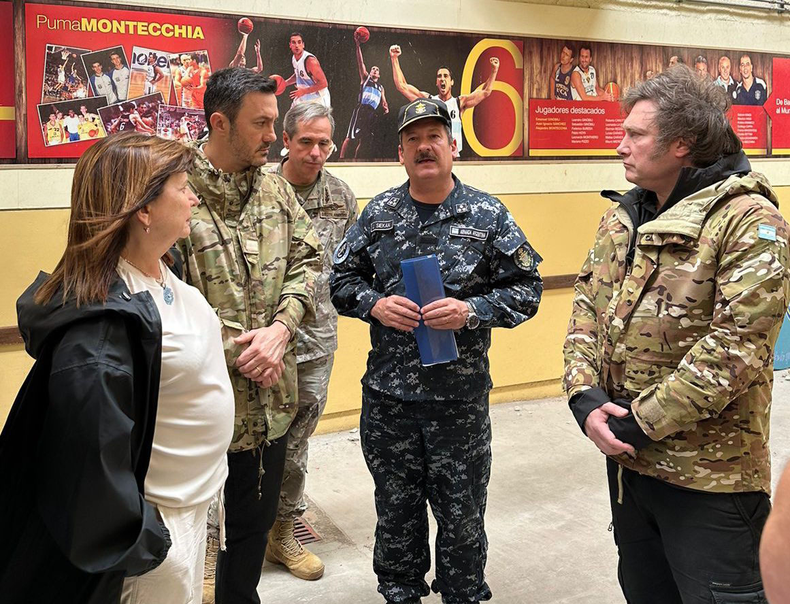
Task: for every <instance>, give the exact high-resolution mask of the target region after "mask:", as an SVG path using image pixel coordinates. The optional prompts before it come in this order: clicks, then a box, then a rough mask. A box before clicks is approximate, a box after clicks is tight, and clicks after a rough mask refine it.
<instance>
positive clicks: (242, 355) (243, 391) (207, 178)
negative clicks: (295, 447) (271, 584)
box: [179, 68, 322, 604]
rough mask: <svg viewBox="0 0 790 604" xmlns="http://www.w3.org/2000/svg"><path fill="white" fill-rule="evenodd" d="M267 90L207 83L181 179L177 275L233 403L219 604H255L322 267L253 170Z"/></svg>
mask: <svg viewBox="0 0 790 604" xmlns="http://www.w3.org/2000/svg"><path fill="white" fill-rule="evenodd" d="M275 88H276V85H275V83H274V81H273V80H270V79H268V78H266V77H264V76H262V75H259V74H256V73H254V72H252V71H250V70H248V69H244V68H227V69H221V70H220V71H217V72H216V73H214V74H213V75H212V76H211V78H209V81H208V84H207V88H206V96H205V99H204V106H205V111H206V121H207V123H208V125H209V136H208V141H198V142H197V144H196V149H197V158H196V161H195V167H194V169H193V170H192V172H191V174H190V175H189V185H190V186H191V187H192V189H193V190H194V192H195V194H196V195H197V196H198V198H199V199H200V204H199V205H198V206H197V207H196V208H193V211H192V218H191V222H190V225H191V228H192V231H191V233H190V235H189V237H188V238H187V239H184V240H182V241H180V242H179V245H180V248H181V251H182V253H183V255H184V279H185V280H186V281H187V282H188V283H190V284H191V285H193V286H195V287H196V288H198V289H199V290H200V292H201V293H202V294H203V295H204V296H205V297H206V299H207V300H208V302H209V304H211V306H212V307H213V308H215V309H216V312H217V315H218V316H219V319H220V322H221V324H222V336H223V341H224V344H225V357H226V361H227V364H228V370H229V372H230V378H231V382H232V383H233V387H234V393H235V396H236V423H235V431H234V434H233V440H232V442H231V445H230V451H229V453H228V469H229V474H228V479H227V482H226V483H225V490H224V495H225V508H224V509H225V527H226V532H227V550H226V551H221V552H220V553H219V556H218V558H217V576H216V595H217V601H218V602H222V604H237V603H238V604H242V603H243V604H260V598H259V597H258V594H257V592H256V587H257V585H258V581H259V579H260V574H261V565H262V564H263V558H264V552H265V548H266V539H267V533H268V531H269V528H270V527H271V526H272V524H273V522H274V520H275V516H276V513H277V504H278V501H279V493H280V483H281V482H282V476H283V468H284V464H285V456H286V445H287V442H288V435H287V433H288V428H289V427H290V425H291V422H292V420H293V418H294V416H295V415H296V411H297V408H298V391H297V375H296V341H295V339H294V335H295V333H296V331H297V328H298V327H299V325H300V324H301V323H302V321H303V320H305V319H306V318H310V317H312V316H313V315H314V314H315V283H316V279H317V278H318V276H319V274H320V273H321V268H322V263H321V253H322V248H321V243H320V241H319V239H318V237H317V235H316V233H315V230H314V229H313V226H312V221H311V220H310V217H309V216H308V215H307V213H306V212H305V211H304V210H303V209H302V206H301V205H300V204H299V201H298V200H297V198H296V195H295V194H294V191H293V189H292V188H291V186H290V185H289V184H288V183H287V182H286V181H285V180H284V179H282V178H281V177H279V176H277V175H276V174H272V173H270V172H268V171H266V170H265V169H264V168H263V166H264V164H265V163H266V160H267V156H268V151H269V146H270V145H271V143H273V142H274V141H275V140H276V138H277V137H276V134H275V131H274V124H275V122H276V121H277V117H278V112H277V98H276V97H275V95H274V91H275Z"/></svg>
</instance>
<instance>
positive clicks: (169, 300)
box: [121, 256, 175, 306]
mask: <svg viewBox="0 0 790 604" xmlns="http://www.w3.org/2000/svg"><path fill="white" fill-rule="evenodd" d="M121 260H123V261H124V262H126V263H127V264H129V265H130V266H133V267H134V268H136V269H137V270H138V271H140V272H141V273H143V274H144V275H145V276H146V277H149V278H151V279H153V280H154V281H156V283H157V284H158V285H159V286H160V287H161V288H162V297H163V298H164V299H165V304H167V305H168V306H172V304H173V300H175V296H174V295H173V290H172V289H170V286H169V285H168V284H167V275H163V274H162V265H161V264H160V265H159V279H157V278H156V277H154V276H153V275H149V274H148V273H146V272H145V271H144V270H143V269H141V268H140V267H139V266H137V265H136V264H135V263H134V262H132V261H131V260H128V259H127V258H124V257H123V256H121Z"/></svg>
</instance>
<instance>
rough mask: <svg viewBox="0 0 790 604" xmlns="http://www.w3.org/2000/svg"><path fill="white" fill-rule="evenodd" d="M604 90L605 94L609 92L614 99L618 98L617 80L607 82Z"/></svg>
mask: <svg viewBox="0 0 790 604" xmlns="http://www.w3.org/2000/svg"><path fill="white" fill-rule="evenodd" d="M605 90H606V94H611V95H612V98H613V99H614V100H615V101H616V100H617V99H619V98H620V87H619V86H618V85H617V82H609V83H608V84H607V85H606V88H605Z"/></svg>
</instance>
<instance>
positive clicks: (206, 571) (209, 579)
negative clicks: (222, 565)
mask: <svg viewBox="0 0 790 604" xmlns="http://www.w3.org/2000/svg"><path fill="white" fill-rule="evenodd" d="M218 551H219V539H215V538H214V537H211V536H209V537H207V538H206V565H205V566H204V567H203V604H214V577H215V575H216V572H217V552H218Z"/></svg>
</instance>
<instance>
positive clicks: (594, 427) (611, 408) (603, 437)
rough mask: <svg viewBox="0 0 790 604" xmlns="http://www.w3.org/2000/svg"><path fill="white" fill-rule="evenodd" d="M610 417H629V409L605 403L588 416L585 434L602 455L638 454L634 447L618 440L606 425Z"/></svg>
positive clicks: (585, 423)
mask: <svg viewBox="0 0 790 604" xmlns="http://www.w3.org/2000/svg"><path fill="white" fill-rule="evenodd" d="M610 415H614V416H615V417H625V416H626V415H628V409H623V408H622V407H620V406H619V405H615V404H614V403H604V404H603V405H602V406H600V407H598V408H597V409H595V410H593V411H591V412H590V415H588V416H587V419H586V420H585V421H584V433H585V434H586V435H587V438H589V439H590V440H591V441H593V442H594V443H595V446H596V447H598V448H599V449H600V450H601V453H605V454H606V455H619V454H620V453H629V454H631V455H634V454H635V453H636V451H635V450H634V447H632V446H631V445H629V444H628V443H624V442H622V441H620V440H617V438H615V435H614V434H612V431H611V430H610V429H609V426H608V424H607V423H606V421H607V420H608V419H609V416H610Z"/></svg>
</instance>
